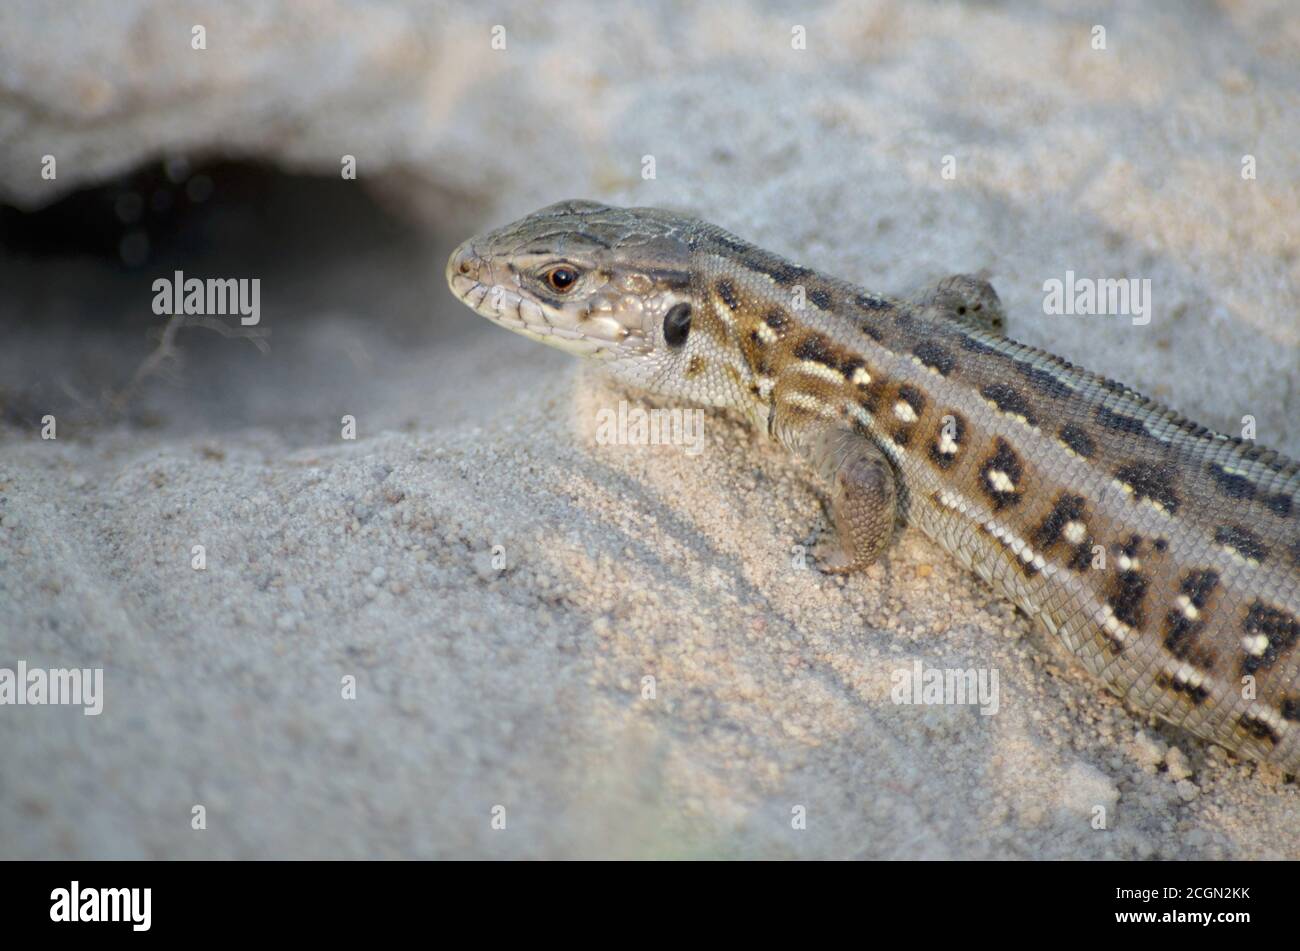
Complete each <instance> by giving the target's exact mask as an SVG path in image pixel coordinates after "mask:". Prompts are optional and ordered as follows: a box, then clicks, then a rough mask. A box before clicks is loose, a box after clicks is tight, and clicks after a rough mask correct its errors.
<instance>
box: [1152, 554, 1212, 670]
mask: <svg viewBox="0 0 1300 951" xmlns="http://www.w3.org/2000/svg"><path fill="white" fill-rule="evenodd" d="M1218 584H1219V574H1218V572H1216V571H1211V570H1209V569H1205V570H1197V571H1190V572H1188V573H1187V574H1186V575H1184V576H1183V580H1182V581H1181V582H1180V583H1179V586H1178V587H1179V591H1181V592H1182V593H1183V594H1184V595H1186V596H1187V600H1188V601H1190V602H1191V603H1192V604H1193V605H1194V606H1195V607H1196V608H1197V610H1200V609H1202V608H1204V607H1205V605H1206V604H1207V603H1208V602H1209V598H1210V595H1211V593H1213V591H1214V589H1215V587H1217V586H1218ZM1204 626H1205V624H1204V622H1203V621H1201V620H1192V619H1191V618H1189V617H1188V616H1187V615H1186V614H1184V613H1183V612H1182V611H1181V610H1180V609H1178V608H1172V609H1171V610H1170V611H1169V613H1168V614H1166V615H1165V630H1164V634H1165V640H1164V644H1165V647H1166V648H1167V649H1168V650H1169V652H1170V653H1172V654H1173V655H1174V656H1175V657H1177V658H1179V659H1180V660H1185V661H1187V662H1188V663H1190V664H1193V665H1195V666H1196V667H1199V668H1201V669H1202V670H1209V669H1210V668H1211V667H1213V666H1214V661H1215V657H1216V655H1215V653H1214V651H1212V650H1208V649H1206V648H1203V647H1201V646H1200V645H1199V644H1197V642H1196V637H1197V635H1198V634H1199V633H1200V631H1201V628H1202V627H1204Z"/></svg>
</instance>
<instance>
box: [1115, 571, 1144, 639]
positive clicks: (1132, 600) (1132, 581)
mask: <svg viewBox="0 0 1300 951" xmlns="http://www.w3.org/2000/svg"><path fill="white" fill-rule="evenodd" d="M1149 586H1150V581H1149V580H1148V579H1147V577H1146V576H1145V575H1143V574H1142V573H1141V572H1140V571H1134V570H1133V569H1131V568H1130V569H1129V570H1127V571H1121V572H1120V573H1119V574H1117V575H1116V576H1115V581H1114V583H1113V584H1112V585H1111V588H1110V592H1109V593H1108V594H1107V596H1106V603H1107V604H1109V605H1110V609H1111V610H1112V611H1114V612H1115V617H1117V618H1119V620H1121V621H1123V622H1124V623H1125V624H1127V625H1128V626H1129V627H1141V626H1142V623H1143V621H1144V620H1145V618H1146V611H1145V609H1144V608H1143V602H1144V601H1145V600H1146V596H1147V588H1148V587H1149Z"/></svg>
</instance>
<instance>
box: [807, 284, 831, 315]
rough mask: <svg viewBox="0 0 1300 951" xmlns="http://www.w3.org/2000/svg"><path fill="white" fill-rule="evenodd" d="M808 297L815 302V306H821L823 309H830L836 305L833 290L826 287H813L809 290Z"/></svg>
mask: <svg viewBox="0 0 1300 951" xmlns="http://www.w3.org/2000/svg"><path fill="white" fill-rule="evenodd" d="M808 299H809V300H810V301H812V302H813V305H814V306H816V307H820V308H821V309H822V310H830V309H831V308H832V307H834V306H835V303H834V299H833V298H832V297H831V292H830V291H828V290H826V288H824V287H816V288H813V289H812V290H811V291H809V292H808Z"/></svg>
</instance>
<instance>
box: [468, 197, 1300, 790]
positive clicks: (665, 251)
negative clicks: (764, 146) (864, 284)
mask: <svg viewBox="0 0 1300 951" xmlns="http://www.w3.org/2000/svg"><path fill="white" fill-rule="evenodd" d="M447 279H448V283H449V284H450V286H451V288H452V291H453V293H455V294H456V295H457V296H458V297H459V298H461V299H462V300H463V301H464V302H465V303H466V304H468V305H469V306H470V307H471V308H473V309H474V310H475V311H477V312H478V313H479V314H481V315H483V316H485V317H487V318H488V319H490V320H492V321H493V322H494V323H497V324H500V325H501V326H503V327H506V328H508V329H510V330H513V331H515V332H517V333H520V334H523V335H525V336H528V337H532V338H533V339H535V340H538V341H540V342H542V343H545V344H549V345H551V346H555V347H558V348H560V349H562V350H567V351H569V352H572V353H577V354H581V355H583V356H586V357H590V358H593V359H596V360H599V361H601V362H602V363H603V364H604V366H605V367H606V368H608V370H609V371H610V372H611V373H612V374H613V375H614V376H615V377H616V378H618V379H620V380H622V381H624V382H626V383H628V384H631V385H633V386H635V387H640V388H643V389H645V390H648V391H651V392H653V393H656V394H660V395H661V396H665V397H669V398H673V399H682V400H687V401H691V402H693V403H696V404H703V405H708V406H717V407H728V408H731V409H733V410H738V411H740V412H741V413H742V414H743V415H745V416H746V417H748V418H749V419H750V420H752V421H753V423H754V424H755V425H757V426H759V427H761V428H762V429H763V430H765V431H766V432H767V433H768V434H770V436H771V437H772V438H774V439H775V440H776V441H777V442H779V443H780V444H781V445H782V446H784V447H786V448H787V449H789V450H791V451H792V452H794V453H796V454H798V455H799V456H801V457H803V458H804V459H805V460H807V462H808V463H809V464H810V465H811V467H812V468H813V470H815V471H816V472H817V473H818V474H819V475H820V476H821V477H822V479H823V480H824V482H825V486H826V489H827V495H828V499H829V502H828V509H829V511H830V515H831V519H832V522H833V523H834V526H835V530H834V532H833V533H831V535H830V537H829V538H828V539H827V541H824V542H823V543H822V544H821V545H819V546H818V549H817V551H816V554H817V555H818V557H819V559H820V562H821V565H822V567H823V568H824V569H825V570H829V571H849V570H853V569H857V568H861V567H864V566H865V565H867V564H870V563H871V561H872V560H873V559H875V558H876V557H877V556H878V555H879V554H880V553H881V552H882V551H883V550H884V549H885V548H886V546H888V544H889V542H890V539H891V537H892V535H893V532H894V528H895V521H896V516H897V517H898V518H901V519H902V520H905V521H906V522H908V523H910V524H913V525H916V526H918V527H919V528H920V529H921V530H922V531H924V532H925V533H926V534H927V535H928V536H929V537H930V538H932V539H934V540H935V541H936V542H938V544H940V545H941V546H942V547H943V548H945V549H946V550H947V551H948V552H950V553H951V554H953V555H954V556H956V558H957V559H958V560H960V562H961V563H962V564H964V565H965V566H966V567H968V568H970V569H972V570H973V571H975V572H976V573H977V574H978V575H980V576H981V577H982V578H984V579H985V580H986V581H987V582H988V583H989V584H991V585H992V586H993V587H994V589H996V590H997V591H998V592H1000V593H1001V594H1003V595H1005V596H1006V597H1008V598H1010V599H1011V600H1012V601H1014V602H1015V603H1016V604H1017V605H1019V607H1020V608H1021V609H1023V610H1024V611H1025V612H1026V613H1027V614H1028V615H1029V616H1030V617H1031V618H1034V619H1035V620H1037V621H1038V622H1040V623H1041V624H1043V625H1044V626H1045V627H1046V629H1047V630H1048V632H1049V633H1050V634H1052V635H1054V636H1056V637H1058V638H1060V640H1061V641H1062V642H1064V644H1065V645H1066V647H1068V648H1069V650H1070V651H1071V652H1072V653H1073V654H1074V655H1075V656H1076V657H1078V658H1079V660H1080V661H1082V663H1083V665H1084V666H1085V667H1086V668H1087V669H1088V670H1089V671H1091V672H1092V673H1093V674H1094V675H1096V676H1097V677H1098V678H1099V679H1100V680H1101V681H1102V682H1103V683H1105V684H1106V685H1107V686H1108V687H1109V688H1110V689H1111V690H1113V691H1114V692H1116V693H1117V694H1119V695H1120V696H1122V697H1124V698H1125V699H1126V700H1127V701H1128V702H1129V703H1130V704H1132V706H1133V707H1135V708H1136V709H1138V710H1141V711H1145V712H1150V713H1154V714H1156V715H1157V716H1160V717H1162V718H1164V719H1165V720H1168V721H1170V722H1172V723H1174V724H1177V725H1180V726H1182V727H1184V728H1186V729H1187V730H1189V731H1191V732H1192V733H1195V734H1197V735H1199V736H1201V737H1204V738H1205V739H1208V740H1211V741H1213V742H1216V743H1219V744H1221V745H1222V746H1224V747H1226V748H1227V749H1230V750H1233V751H1235V752H1236V753H1239V754H1241V755H1244V756H1247V757H1250V758H1254V759H1259V760H1264V761H1268V762H1272V763H1276V764H1278V765H1279V766H1281V767H1282V768H1283V769H1285V770H1286V771H1287V772H1289V773H1293V774H1296V773H1300V648H1297V645H1296V642H1297V640H1298V639H1300V500H1298V499H1297V496H1298V495H1300V464H1297V463H1295V462H1292V461H1290V460H1288V459H1286V458H1284V457H1283V456H1281V455H1279V454H1278V453H1276V452H1273V451H1271V450H1266V449H1262V448H1259V447H1257V446H1255V445H1254V444H1253V443H1250V442H1244V441H1242V440H1239V439H1233V438H1229V437H1226V436H1222V435H1218V434H1216V433H1213V432H1211V431H1210V430H1208V429H1206V428H1205V427H1203V426H1199V425H1197V424H1196V423H1193V422H1191V421H1189V420H1187V419H1184V418H1182V417H1180V416H1178V415H1177V414H1176V413H1174V412H1172V411H1170V410H1169V409H1166V408H1165V407H1163V406H1161V405H1159V404H1158V403H1156V402H1154V401H1151V400H1148V399H1146V398H1144V397H1142V396H1140V395H1138V394H1137V393H1135V392H1134V391H1133V390H1131V389H1129V388H1128V387H1125V386H1123V385H1121V384H1119V383H1115V382H1113V381H1111V380H1108V379H1105V378H1103V377H1101V376H1097V375H1095V374H1093V373H1090V372H1088V371H1086V370H1083V369H1081V368H1079V367H1076V366H1073V365H1071V364H1070V363H1067V362H1066V361H1064V360H1062V359H1060V358H1058V357H1056V356H1053V355H1052V354H1050V353H1047V352H1045V351H1042V350H1038V349H1035V348H1033V347H1028V346H1024V345H1021V344H1018V343H1015V342H1013V341H1011V340H1010V339H1008V338H1006V337H1005V336H1003V335H1002V333H1001V331H1002V329H1003V326H1004V320H1003V311H1002V307H1001V304H1000V302H999V300H998V297H997V294H996V293H995V292H994V291H993V288H992V287H991V286H990V285H989V284H988V283H987V282H985V281H983V280H982V279H980V278H975V277H969V276H964V275H956V276H954V277H951V278H948V279H946V280H944V281H941V282H939V283H938V284H937V285H935V286H934V287H932V288H931V289H929V290H928V291H926V292H923V293H921V294H919V295H916V296H914V297H912V298H909V299H897V298H892V297H887V296H883V295H880V294H875V293H871V292H868V291H866V290H864V289H862V288H860V287H857V286H854V285H853V284H850V283H848V282H846V281H842V280H838V279H835V278H831V277H827V276H824V275H822V274H820V273H818V272H816V271H813V270H810V269H808V268H805V267H800V266H798V265H796V264H793V263H791V262H790V261H787V260H785V259H784V258H781V257H779V256H777V255H775V254H772V253H770V252H767V251H764V250H763V249H761V248H759V247H756V246H755V245H753V244H750V243H749V242H747V241H744V240H741V239H740V238H737V237H736V236H735V235H733V234H730V233H728V232H726V231H724V230H722V229H721V228H718V227H716V226H714V225H711V224H708V223H707V222H704V221H700V220H697V219H693V218H689V217H684V216H681V215H677V214H673V213H670V212H666V211H661V210H657V209H650V208H617V207H611V206H607V205H602V204H598V203H595V202H590V201H567V202H561V203H559V204H556V205H551V206H550V207H547V208H544V209H542V210H540V211H538V212H536V213H534V214H532V215H529V216H528V217H526V218H523V219H521V220H520V221H518V222H515V223H514V224H511V225H508V226H506V227H504V228H501V229H499V230H496V231H493V232H490V233H488V234H486V235H483V236H481V237H477V238H474V239H472V240H470V241H467V242H465V243H464V244H462V245H461V246H460V247H459V248H458V249H457V250H456V251H455V252H454V253H453V254H452V256H451V258H450V260H449V261H448V264H447Z"/></svg>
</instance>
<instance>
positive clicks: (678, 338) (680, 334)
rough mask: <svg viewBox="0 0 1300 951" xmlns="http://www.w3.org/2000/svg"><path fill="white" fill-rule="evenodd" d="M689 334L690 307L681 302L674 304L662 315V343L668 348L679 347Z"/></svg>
mask: <svg viewBox="0 0 1300 951" xmlns="http://www.w3.org/2000/svg"><path fill="white" fill-rule="evenodd" d="M690 332H691V305H690V304H688V303H686V302H685V301H683V302H682V303H680V304H674V305H673V308H672V310H670V311H668V313H667V314H665V315H664V342H665V343H666V344H668V346H670V347H674V348H676V347H680V346H681V345H682V344H684V343H685V342H686V335H687V334H689V333H690Z"/></svg>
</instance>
